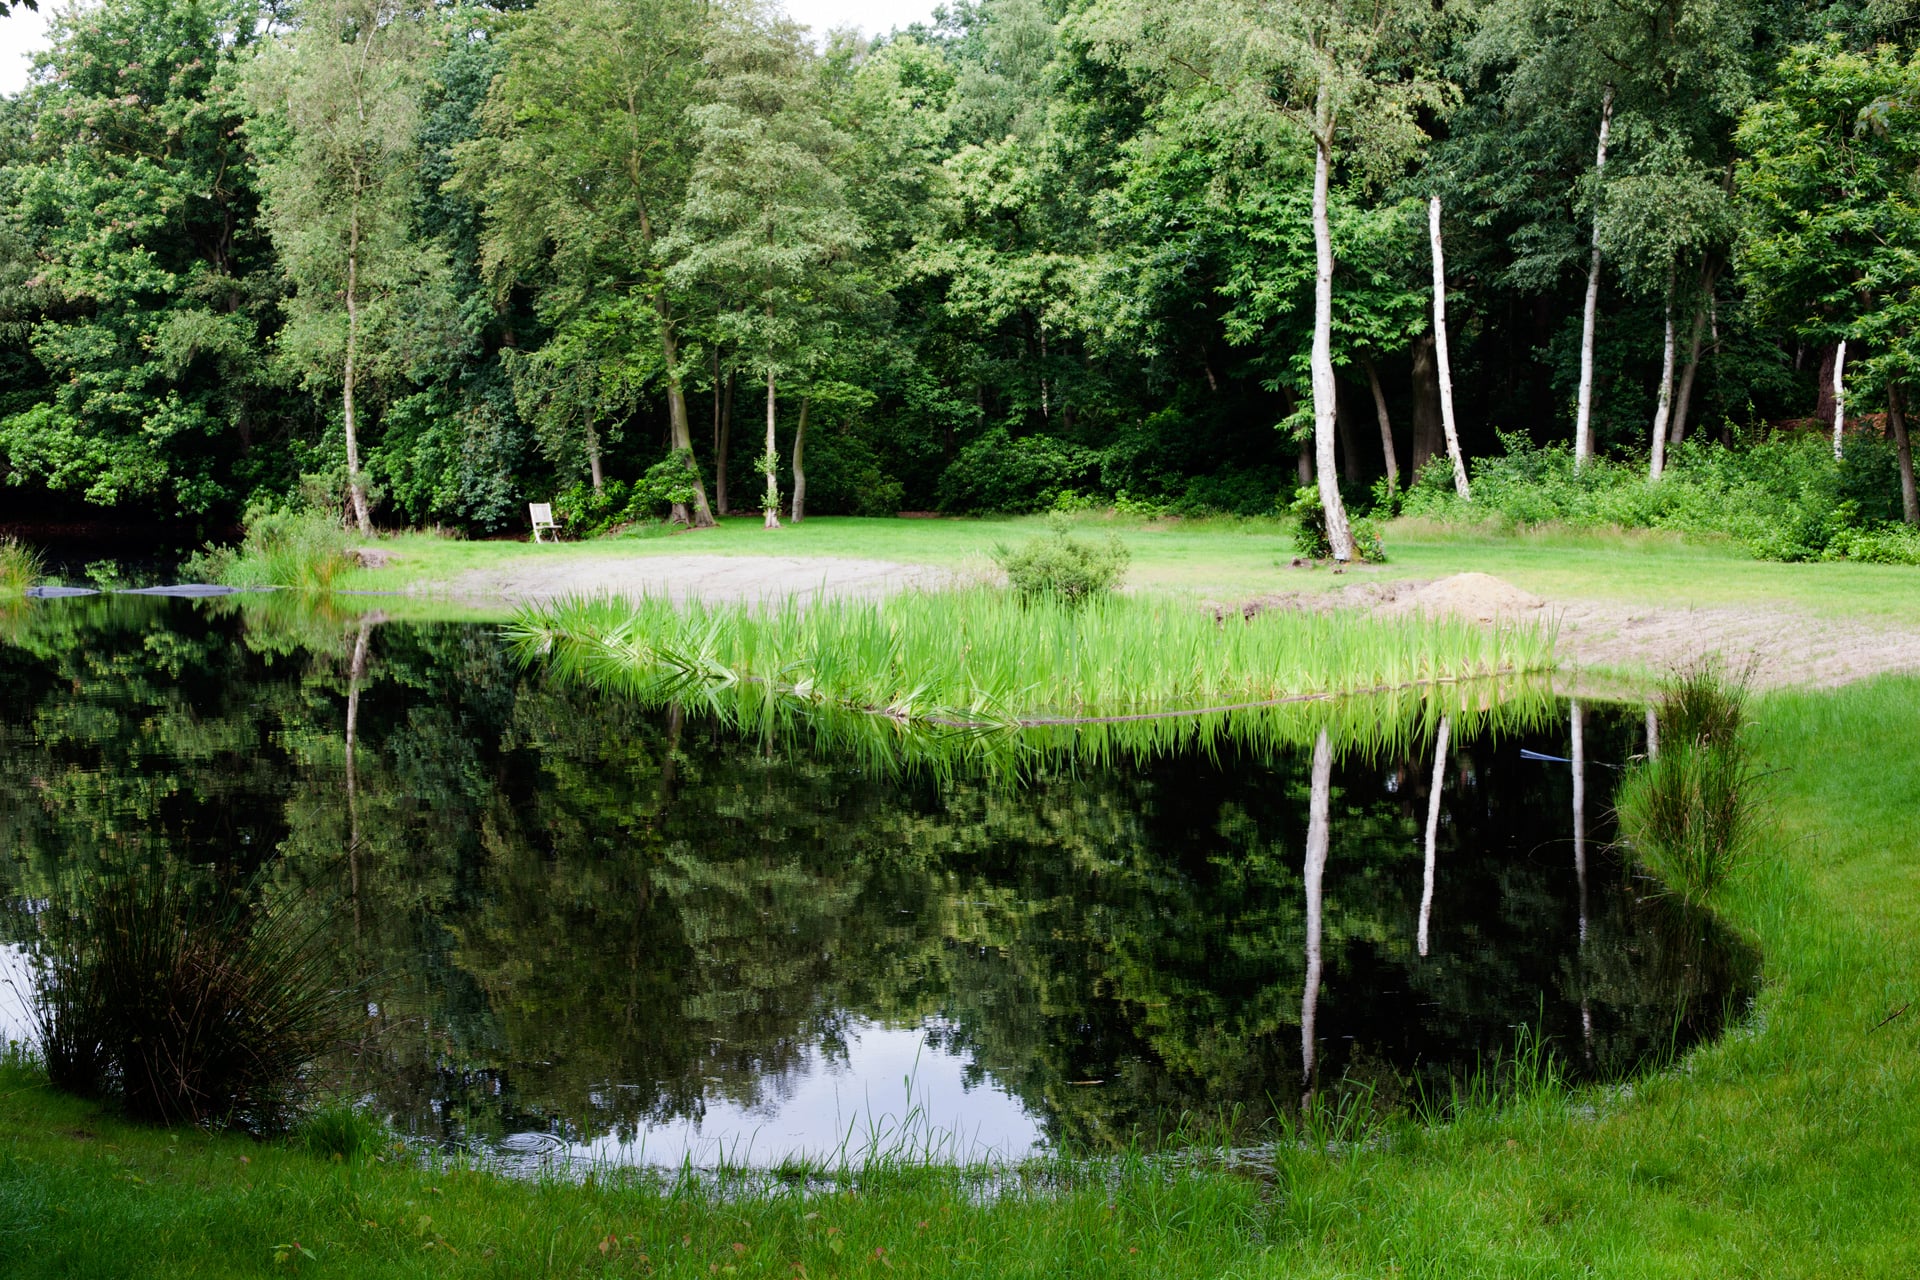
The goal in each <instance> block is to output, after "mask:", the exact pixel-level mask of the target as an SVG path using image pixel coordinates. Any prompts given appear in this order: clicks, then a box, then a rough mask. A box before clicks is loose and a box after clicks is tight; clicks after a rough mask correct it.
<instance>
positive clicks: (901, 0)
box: [0, 0, 936, 93]
mask: <svg viewBox="0 0 1920 1280" xmlns="http://www.w3.org/2000/svg"><path fill="white" fill-rule="evenodd" d="M62 3H65V0H40V12H38V13H35V12H34V11H33V10H31V9H16V10H15V11H14V12H13V13H11V14H9V15H8V16H7V17H4V18H0V93H18V92H19V91H20V90H21V89H22V88H24V87H25V85H26V83H27V55H28V54H30V53H33V52H34V51H35V50H38V49H43V48H45V47H46V43H47V39H46V27H47V14H48V13H49V12H51V11H52V10H53V7H54V6H55V5H56V4H62ZM935 3H936V0H787V12H788V13H790V14H792V15H793V16H794V17H795V18H797V19H798V20H800V21H801V22H804V23H806V24H807V25H808V26H810V27H812V28H813V29H814V31H815V32H816V33H823V32H825V31H826V30H827V29H828V28H830V27H838V26H852V27H858V28H860V29H861V30H862V31H864V32H866V33H867V34H868V35H884V34H885V33H887V32H888V31H891V30H893V29H894V28H895V27H904V26H907V25H909V24H911V23H914V22H923V21H925V20H927V19H928V18H930V17H932V16H933V6H934V4H935Z"/></svg>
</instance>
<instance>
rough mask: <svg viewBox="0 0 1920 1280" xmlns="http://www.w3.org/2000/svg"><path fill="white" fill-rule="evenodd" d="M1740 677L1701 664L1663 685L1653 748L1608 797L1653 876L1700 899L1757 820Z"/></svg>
mask: <svg viewBox="0 0 1920 1280" xmlns="http://www.w3.org/2000/svg"><path fill="white" fill-rule="evenodd" d="M1746 698H1747V686H1746V682H1745V680H1744V679H1736V680H1732V681H1729V680H1726V679H1725V678H1723V677H1722V675H1721V673H1720V671H1719V669H1718V668H1717V667H1715V666H1714V665H1712V664H1710V663H1702V664H1700V665H1698V666H1696V667H1694V668H1693V669H1692V670H1690V671H1686V672H1682V673H1679V674H1677V675H1676V676H1675V677H1674V678H1673V679H1672V680H1670V681H1669V682H1668V683H1667V685H1666V687H1665V688H1664V689H1663V691H1662V693H1661V696H1660V699H1659V703H1658V706H1657V707H1656V710H1655V714H1656V717H1657V719H1658V722H1659V725H1660V728H1661V730H1662V732H1661V734H1660V744H1659V751H1658V754H1655V755H1652V756H1649V757H1647V758H1645V759H1642V760H1638V761H1636V762H1634V763H1633V764H1632V765H1631V766H1630V767H1629V768H1628V770H1627V773H1626V776H1625V777H1624V778H1623V779H1622V780H1621V783H1620V790H1619V793H1618V794H1617V796H1616V798H1615V802H1614V803H1615V808H1616V809H1617V811H1618V814H1619V819H1620V830H1621V833H1622V835H1623V837H1624V839H1625V841H1626V843H1627V844H1628V846H1629V847H1631V848H1632V849H1633V851H1634V852H1635V854H1636V855H1638V857H1639V859H1640V861H1641V862H1642V864H1643V865H1645V866H1646V868H1647V869H1648V870H1649V871H1651V872H1652V873H1653V874H1654V875H1655V876H1657V877H1659V879H1660V880H1661V881H1662V882H1664V883H1666V884H1667V885H1669V886H1671V887H1673V888H1674V889H1676V890H1678V891H1679V892H1680V893H1681V894H1682V895H1683V896H1684V897H1686V898H1687V899H1689V900H1690V901H1695V902H1704V901H1706V900H1707V899H1709V898H1711V897H1712V896H1713V894H1714V892H1715V891H1716V890H1717V889H1718V888H1719V887H1720V885H1721V884H1723V883H1724V882H1725V881H1726V879H1727V877H1728V876H1730V875H1731V874H1733V872H1734V871H1735V870H1736V869H1737V868H1738V867H1739V865H1740V863H1741V862H1742V861H1743V860H1744V858H1745V857H1746V855H1747V854H1748V852H1749V851H1750V850H1751V848H1752V845H1753V843H1754V840H1755V838H1756V834H1757V829H1758V825H1759V806H1760V797H1759V783H1760V778H1759V774H1758V772H1757V770H1756V768H1755V766H1754V764H1753V761H1752V754H1751V749H1750V747H1749V745H1748V743H1747V735H1746Z"/></svg>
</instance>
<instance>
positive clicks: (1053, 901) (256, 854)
mask: <svg viewBox="0 0 1920 1280" xmlns="http://www.w3.org/2000/svg"><path fill="white" fill-rule="evenodd" d="M1544 705H1545V708H1546V709H1545V710H1544V712H1542V713H1540V714H1538V715H1536V716H1535V717H1534V718H1533V727H1532V728H1530V729H1524V730H1516V729H1508V730H1506V731H1503V732H1496V731H1494V730H1493V729H1491V728H1489V727H1487V726H1486V725H1485V724H1482V725H1481V727H1480V728H1478V729H1476V730H1472V731H1468V730H1466V729H1456V731H1455V732H1454V733H1453V736H1452V741H1451V742H1450V744H1449V747H1448V751H1447V755H1446V757H1445V759H1444V761H1443V763H1442V764H1441V767H1440V777H1441V779H1442V787H1441V795H1440V801H1439V807H1438V810H1437V813H1438V820H1437V826H1436V829H1435V841H1434V856H1433V859H1432V863H1431V870H1429V864H1428V860H1427V858H1426V854H1425V847H1426V836H1427V830H1428V820H1429V816H1430V808H1429V801H1430V792H1431V788H1432V783H1433V778H1434V776H1435V760H1434V749H1435V744H1434V742H1433V740H1432V734H1431V733H1423V734H1416V735H1414V736H1413V737H1412V739H1411V740H1412V741H1414V742H1415V743H1417V744H1420V745H1416V746H1413V747H1404V748H1380V747H1375V748H1371V749H1369V750H1367V751H1362V750H1361V749H1360V748H1358V747H1348V748H1345V749H1343V748H1342V745H1341V744H1340V743H1339V742H1337V741H1335V742H1331V743H1329V747H1328V750H1327V752H1326V754H1325V756H1324V757H1323V759H1322V761H1321V769H1320V773H1321V775H1322V780H1323V781H1324V783H1325V784H1326V785H1325V787H1324V790H1323V792H1322V794H1323V796H1324V800H1323V802H1322V803H1321V804H1320V805H1319V806H1316V805H1315V803H1314V792H1315V786H1314V783H1315V781H1316V778H1315V774H1316V768H1315V751H1314V749H1313V747H1311V746H1308V747H1306V748H1304V749H1297V750H1296V749H1283V748H1277V747H1276V748H1271V749H1264V750H1256V749H1254V748H1251V747H1246V746H1240V747H1234V746H1220V747H1217V748H1215V749H1213V750H1211V751H1208V752H1202V751H1197V750H1196V751H1189V752H1185V753H1172V754H1168V753H1165V752H1162V753H1160V754H1156V755H1150V756H1147V757H1145V758H1139V757H1127V756H1126V754H1125V753H1124V752H1121V753H1114V752H1108V753H1107V754H1106V756H1105V757H1103V758H1105V759H1108V761H1109V762H1107V763H1098V764H1095V763H1088V762H1086V761H1081V762H1078V763H1076V762H1075V761H1074V760H1073V758H1072V757H1071V756H1060V757H1055V758H1053V759H1052V761H1051V763H1044V762H1043V763H1040V764H1036V765H1035V766H1034V767H1033V768H1032V769H1031V770H1030V772H1029V775H1028V776H1027V778H1026V779H1025V780H1023V781H1021V782H1019V783H1017V784H1016V783H1014V782H1010V781H1008V780H1007V779H1006V778H1005V777H999V778H982V777H968V776H964V775H961V776H948V777H935V776H924V775H920V776H907V777H901V776H897V774H896V773H895V772H893V771H887V770H882V769H876V768H874V767H873V766H872V764H871V763H870V762H868V763H862V762H861V761H858V760H855V759H851V758H835V757H833V756H831V755H822V754H817V753H815V752H811V751H809V750H807V749H806V748H805V745H804V743H802V742H799V741H791V740H769V739H765V738H753V737H747V738H743V737H742V735H741V734H739V733H738V732H737V731H734V730H732V729H729V728H727V727H726V726H724V725H722V724H720V723H718V722H716V721H714V720H711V719H705V718H702V717H700V716H698V715H695V714H692V713H682V712H680V711H677V710H674V709H671V708H663V707H652V708H649V707H644V706H640V705H636V704H634V703H633V702H631V701H627V700H624V699H621V698H618V697H613V696H609V695H606V694H602V693H597V692H594V691H592V690H589V689H583V688H579V687H569V686H566V685H563V684H561V683H559V682H557V681H555V680H553V679H550V678H549V677H548V676H546V675H545V674H544V673H543V672H541V671H540V670H537V669H535V670H522V669H520V668H519V667H518V666H517V665H516V664H515V662H514V661H513V660H512V659H511V658H510V657H509V656H508V655H507V654H506V652H505V650H504V648H503V646H502V644H501V641H500V639H499V636H498V634H497V632H496V631H495V630H494V629H492V628H488V627H481V626H466V625H451V624H448V625H416V624H400V623H384V622H379V621H377V619H368V620H361V619H357V618H354V617H350V616H340V617H335V616H328V615H325V614H317V613H311V612H305V613H303V612H299V611H297V610H294V609H292V608H291V607H290V602H287V601H283V600H279V599H277V598H271V597H270V598H260V597H251V598H247V599H244V600H226V601H198V602H195V601H172V600H154V599H141V598H133V597H100V598H95V599H86V600H59V601H38V602H32V603H30V604H29V605H27V606H24V607H22V608H16V609H14V610H13V612H11V613H8V614H3V615H0V847H3V848H4V850H5V858H4V861H0V894H3V895H4V896H6V897H8V898H10V899H11V900H12V901H13V902H15V903H16V904H25V906H26V910H24V911H21V912H15V913H14V914H13V916H12V917H11V918H12V919H13V920H14V921H15V924H14V926H13V927H14V929H15V933H14V936H13V940H12V942H11V943H10V944H9V945H8V947H7V948H6V951H5V958H6V960H7V962H8V964H9V966H10V967H11V968H12V969H14V970H15V971H19V970H21V969H23V968H24V966H25V963H26V961H25V958H24V957H25V955H26V948H27V947H28V946H30V944H31V937H32V934H33V930H34V919H35V916H34V911H35V910H36V904H43V903H46V902H49V901H68V900H71V899H72V898H73V897H81V898H84V896H85V894H86V893H87V892H88V891H89V888H90V886H94V885H97V884H99V883H101V882H102V880H103V879H104V878H109V877H115V876H123V875H127V874H137V873H138V872H137V869H138V868H141V867H150V866H153V865H158V864H174V865H182V864H190V865H192V866H195V867H201V868H205V869H207V870H208V871H210V872H213V871H218V872H227V873H241V874H245V873H250V872H253V871H256V870H261V869H264V870H262V874H263V876H264V877H265V879H266V881H267V882H268V883H269V884H271V885H272V886H273V887H274V888H276V889H285V890H293V891H298V892H302V893H306V894H309V895H311V896H312V897H313V899H314V900H315V901H318V902H321V903H323V904H325V907H326V910H327V911H328V913H329V915H328V920H329V923H328V928H329V929H330V930H331V936H332V938H333V939H334V941H335V943H336V945H337V946H338V948H339V951H340V953H341V954H342V955H343V956H344V957H346V958H347V962H348V963H349V964H350V965H351V967H352V968H353V970H354V971H355V972H356V973H357V974H359V975H360V976H361V977H362V978H363V979H364V981H365V983H366V987H367V991H368V1000H369V1005H368V1007H369V1016H368V1019H367V1022H366V1025H365V1027H364V1032H363V1034H362V1035H361V1037H360V1038H359V1041H358V1042H357V1043H356V1044H355V1045H353V1046H351V1047H350V1049H349V1050H347V1051H343V1053H342V1055H341V1058H340V1060H339V1061H338V1062H335V1063H333V1064H331V1065H330V1067H329V1070H330V1071H331V1072H334V1073H336V1074H337V1075H339V1076H341V1077H342V1078H343V1079H344V1080H345V1081H346V1082H347V1083H348V1085H349V1087H351V1088H352V1089H353V1090H354V1091H355V1092H356V1093H358V1094H359V1095H361V1096H363V1097H365V1098H367V1099H368V1100H370V1102H371V1103H372V1104H373V1105H375V1106H376V1107H377V1108H378V1109H379V1110H380V1111H382V1112H383V1113H385V1114H387V1115H388V1116H390V1117H392V1119H393V1121H394V1123H395V1124H397V1125H398V1126H399V1127H400V1128H402V1129H403V1130H406V1131H410V1132H413V1133H416V1134H418V1135H421V1136H422V1137H424V1138H430V1139H433V1140H436V1141H444V1142H447V1143H452V1144H465V1145H470V1146H474V1147H478V1148H482V1149H489V1150H492V1151H495V1152H498V1153H501V1154H504V1155H509V1156H520V1157H527V1158H532V1157H537V1156H544V1155H550V1154H571V1155H575V1156H585V1155H591V1156H598V1157H603V1158H607V1159H614V1160H624V1161H645V1162H660V1163H678V1162H679V1161H680V1160H681V1159H682V1157H690V1158H691V1159H693V1161H694V1162H695V1163H697V1164H698V1163H710V1162H713V1161H715V1160H717V1159H719V1158H722V1157H726V1158H730V1159H734V1160H740V1161H757V1162H765V1161H769V1160H774V1159H778V1158H781V1157H784V1156H790V1155H795V1154H807V1155H812V1156H814V1157H830V1156H832V1155H833V1153H834V1152H836V1151H837V1150H839V1149H840V1148H841V1147H842V1146H843V1144H844V1145H846V1146H847V1147H848V1149H849V1150H850V1152H852V1153H854V1154H857V1153H858V1151H859V1150H860V1148H861V1147H862V1146H864V1145H865V1144H866V1143H867V1142H868V1141H869V1135H870V1134H871V1133H873V1132H875V1131H880V1132H882V1133H883V1134H897V1133H898V1132H899V1129H900V1126H902V1125H903V1124H904V1125H905V1127H906V1129H907V1130H908V1131H909V1132H911V1133H914V1134H917V1135H919V1137H920V1139H921V1140H922V1141H925V1140H927V1139H928V1138H930V1137H936V1136H938V1137H939V1139H940V1140H941V1141H943V1142H944V1144H945V1145H944V1149H945V1151H946V1153H947V1154H950V1155H957V1156H978V1157H984V1156H987V1155H1001V1156H1009V1155H1011V1156H1017V1155H1021V1154H1024V1153H1027V1152H1029V1151H1032V1150H1034V1149H1036V1148H1042V1147H1046V1146H1050V1145H1057V1144H1065V1145H1068V1146H1071V1147H1074V1148H1076V1149H1093V1150H1099V1149H1104V1148H1110V1147H1113V1146H1115V1145H1117V1144H1123V1143H1126V1142H1128V1141H1130V1140H1131V1139H1133V1138H1134V1136H1135V1135H1140V1136H1141V1137H1143V1138H1144V1139H1145V1140H1148V1141H1150V1140H1151V1139H1152V1137H1153V1136H1154V1135H1157V1134H1162V1133H1164V1132H1166V1131H1167V1130H1168V1129H1169V1128H1171V1127H1172V1126H1173V1125H1175V1124H1176V1123H1178V1122H1179V1119H1180V1117H1181V1116H1182V1115H1198V1116H1207V1117H1213V1116H1219V1115H1221V1114H1223V1113H1229V1112H1236V1113H1237V1114H1238V1115H1239V1117H1240V1118H1241V1121H1242V1122H1243V1123H1245V1124H1247V1125H1249V1126H1250V1127H1254V1126H1257V1125H1258V1123H1259V1121H1260V1120H1261V1119H1262V1118H1263V1117H1265V1116H1268V1115H1271V1114H1272V1113H1273V1111H1274V1110H1275V1109H1276V1108H1293V1107H1297V1106H1298V1105H1299V1102H1300V1099H1301V1097H1302V1095H1303V1093H1305V1092H1308V1091H1309V1090H1319V1091H1322V1092H1327V1093H1336V1094H1337V1093H1339V1092H1341V1091H1347V1090H1354V1089H1359V1088H1369V1089H1372V1090H1374V1091H1375V1093H1376V1095H1377V1096H1378V1097H1380V1098H1381V1099H1383V1100H1385V1101H1387V1102H1389V1103H1391V1102H1393V1101H1395V1100H1400V1099H1404V1098H1406V1097H1408V1096H1409V1095H1410V1094H1411V1093H1412V1092H1413V1091H1415V1090H1426V1091H1429V1092H1430V1093H1431V1092H1435V1091H1437V1092H1438V1093H1441V1094H1444V1093H1445V1091H1446V1090H1447V1089H1448V1088H1449V1087H1450V1086H1451V1084H1453V1083H1454V1082H1457V1081H1459V1080H1461V1079H1463V1078H1465V1077H1467V1076H1469V1075H1471V1074H1473V1073H1474V1072H1476V1071H1478V1070H1481V1069H1483V1068H1485V1067H1486V1066H1488V1065H1489V1064H1491V1063H1492V1062H1494V1061H1495V1060H1496V1059H1498V1058H1499V1057H1500V1056H1501V1055H1503V1054H1508V1053H1510V1052H1511V1051H1512V1049H1513V1047H1514V1045H1515V1043H1516V1038H1517V1037H1518V1036H1519V1035H1520V1034H1521V1029H1522V1028H1526V1029H1528V1030H1529V1031H1532V1032H1537V1033H1539V1034H1540V1035H1543V1036H1544V1037H1545V1039H1546V1041H1547V1043H1548V1044H1550V1046H1551V1047H1552V1049H1553V1051H1554V1053H1555V1054H1556V1055H1557V1056H1558V1057H1559V1058H1560V1060H1561V1061H1562V1063H1563V1064H1564V1066H1565V1068H1566V1069H1567V1070H1568V1071H1569V1072H1570V1073H1571V1074H1573V1075H1575V1076H1578V1077H1582V1078H1617V1077H1621V1076H1624V1075H1626V1074H1629V1073H1631V1072H1632V1071H1634V1070H1635V1069H1636V1068H1638V1067H1639V1066H1641V1065H1643V1064H1644V1063H1646V1062H1648V1061H1649V1060H1652V1059H1656V1058H1658V1057H1660V1056H1662V1055H1664V1054H1666V1053H1668V1052H1670V1051H1671V1050H1673V1049H1676V1048H1684V1047H1685V1046H1686V1045H1687V1044H1689V1043H1691V1042H1694V1041H1696V1040H1698V1039H1700V1038H1701V1037H1704V1036H1710V1035H1712V1034H1715V1033H1716V1032H1717V1031H1718V1030H1719V1027H1720V1025H1721V1023H1722V1020H1723V1018H1724V1017H1725V1016H1726V1014H1727V1011H1728V1010H1729V1009H1735V1008H1737V1007H1738V1006H1739V1004H1740V1003H1741V1002H1742V1001H1743V1000H1744V998H1745V995H1746V992H1747V991H1748V989H1749V987H1750V984H1751V982H1752V980H1753V976H1754V958H1753V957H1752V955H1751V954H1750V953H1749V952H1748V951H1747V950H1746V949H1745V948H1744V947H1742V946H1741V945H1739V944H1738V943H1737V942H1736V941H1734V940H1733V939H1731V938H1730V937H1727V936H1725V934H1724V932H1723V931H1722V930H1721V929H1720V928H1719V927H1718V926H1717V925H1716V924H1715V923H1714V922H1713V921H1712V920H1711V919H1709V918H1706V917H1703V916H1700V915H1698V914H1694V913H1691V912H1689V911H1687V910H1685V909H1683V908H1682V907H1681V906H1680V905H1679V903H1678V901H1677V900H1676V899H1674V898H1672V897H1668V896H1664V895H1662V894H1660V893H1659V891H1658V886H1655V885H1651V884H1648V883H1647V882H1645V881H1643V880H1639V879H1637V878H1635V877H1634V876H1633V875H1632V874H1630V873H1629V871H1628V870H1627V869H1626V868H1624V867H1623V866H1622V865H1621V863H1620V862H1619V861H1618V860H1617V859H1616V858H1615V857H1614V855H1613V854H1611V853H1610V852H1609V851H1608V849H1607V842H1608V840H1609V838H1610V835H1611V830H1610V827H1609V824H1608V822H1607V820H1606V815H1607V813H1608V810H1609V799H1610V794H1611V790H1612V787H1613V783H1614V779H1615V778H1616V776H1617V774H1616V771H1615V769H1613V768H1611V767H1609V766H1612V765H1617V764H1619V763H1620V762H1622V761H1624V760H1625V759H1627V758H1628V757H1629V756H1630V755H1632V754H1633V753H1634V752H1636V751H1638V750H1640V749H1641V748H1642V745H1643V737H1644V733H1645V728H1644V721H1643V719H1642V718H1641V715H1640V713H1639V712H1638V711H1637V710H1636V711H1626V710H1614V709H1604V708H1597V707H1589V708H1585V709H1584V710H1583V711H1581V712H1579V713H1578V714H1579V716H1580V719H1581V729H1582V732H1581V745H1582V748H1583V758H1584V760H1585V764H1584V768H1583V776H1584V786H1583V788H1582V796H1581V804H1582V815H1581V823H1580V829H1581V832H1582V834H1581V836H1580V838H1579V839H1576V821H1575V787H1574V771H1573V769H1572V767H1571V765H1570V764H1569V763H1568V762H1567V761H1566V760H1565V759H1564V758H1565V757H1568V756H1570V755H1571V754H1572V752H1571V750H1570V746H1571V742H1570V726H1571V722H1572V718H1573V715H1572V713H1570V711H1569V709H1568V707H1567V706H1566V704H1564V703H1563V704H1559V705H1558V707H1557V708H1556V707H1554V706H1553V705H1551V704H1544ZM350 741H351V746H350V745H349V743H350ZM1115 759H1117V760H1119V762H1117V763H1115V762H1112V761H1113V760H1115ZM1316 808H1318V809H1319V810H1321V812H1319V813H1316ZM1316 818H1318V819H1319V820H1320V822H1321V823H1322V824H1323V829H1324V830H1325V832H1326V841H1325V845H1326V851H1325V857H1324V867H1323V869H1322V868H1321V867H1319V866H1317V865H1316V860H1315V859H1314V858H1312V857H1310V856H1309V847H1310V844H1311V841H1310V833H1311V829H1312V828H1314V827H1315V825H1316ZM1423 903H1424V904H1425V905H1424V907H1423ZM1423 931H1424V934H1425V946H1424V949H1423V947H1422V934H1423ZM1316 934H1317V941H1316ZM1423 950H1424V954H1423ZM5 1016H6V1015H5V1014H4V1013H0V1019H4V1017H5ZM4 1033H5V1028H0V1034H4ZM15 1034H17V1029H16V1031H15ZM882 1140H883V1141H888V1140H889V1139H887V1138H884V1137H883V1139H882Z"/></svg>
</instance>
